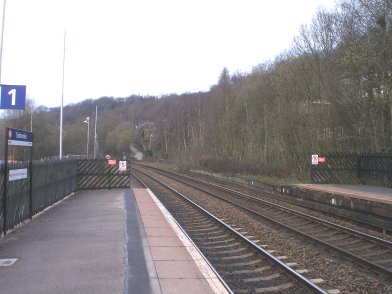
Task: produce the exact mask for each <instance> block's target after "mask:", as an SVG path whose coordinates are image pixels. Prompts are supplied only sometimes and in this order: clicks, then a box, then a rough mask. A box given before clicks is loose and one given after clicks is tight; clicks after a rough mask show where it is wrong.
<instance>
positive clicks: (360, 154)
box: [356, 153, 362, 184]
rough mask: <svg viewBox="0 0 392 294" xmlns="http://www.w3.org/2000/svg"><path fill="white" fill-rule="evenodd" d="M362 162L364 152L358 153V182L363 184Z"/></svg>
mask: <svg viewBox="0 0 392 294" xmlns="http://www.w3.org/2000/svg"><path fill="white" fill-rule="evenodd" d="M361 163H362V153H358V156H357V167H356V168H357V178H358V182H359V183H360V184H362V170H361V165H362V164H361Z"/></svg>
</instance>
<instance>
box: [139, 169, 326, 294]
mask: <svg viewBox="0 0 392 294" xmlns="http://www.w3.org/2000/svg"><path fill="white" fill-rule="evenodd" d="M135 170H137V171H138V172H140V173H142V174H144V175H146V176H148V177H150V178H151V179H153V180H154V181H156V182H158V183H159V184H160V185H162V186H164V187H165V188H166V189H168V190H169V191H171V192H172V193H174V194H176V195H178V196H180V197H181V198H182V199H184V200H186V201H187V202H188V203H190V204H191V205H192V206H194V207H196V208H197V209H199V210H200V211H202V212H203V213H205V214H206V215H208V216H209V217H210V218H211V219H213V220H214V221H215V222H217V223H219V224H220V225H222V226H223V227H224V228H226V229H227V230H228V231H230V232H231V233H233V234H234V235H235V236H237V237H238V238H239V239H241V240H242V241H244V242H245V243H246V244H248V245H249V246H251V247H252V248H253V249H255V250H256V251H258V252H260V253H261V254H262V255H263V256H265V257H267V258H268V259H269V260H270V261H272V262H273V263H274V264H276V265H277V266H279V267H280V268H281V269H283V270H284V271H285V272H286V273H287V274H288V275H289V276H291V277H292V278H293V279H295V280H296V281H298V282H299V283H300V284H301V285H303V287H305V288H306V289H308V290H311V291H313V292H314V293H324V294H326V293H327V292H326V291H324V290H323V289H321V288H320V287H319V286H317V285H315V284H314V283H312V282H311V281H309V280H308V279H306V278H305V277H304V276H302V275H301V274H299V273H297V272H296V271H294V270H293V269H292V268H290V267H289V266H287V265H286V264H285V263H284V262H282V261H281V260H279V259H278V258H276V257H275V256H273V255H272V254H271V253H269V252H268V251H266V250H265V249H263V248H262V247H260V246H258V245H257V244H256V243H254V242H253V241H252V240H250V239H248V238H247V237H245V236H243V235H242V234H241V233H239V232H238V231H236V230H235V229H233V228H232V227H230V226H229V225H228V224H226V223H225V222H223V221H222V220H221V219H219V218H218V217H216V216H215V215H213V214H212V213H210V212H209V211H207V210H206V209H204V208H203V207H201V206H200V205H198V204H197V203H195V202H194V201H192V200H191V199H189V198H188V197H187V196H185V195H184V194H182V193H180V192H179V191H177V190H175V189H173V188H172V187H170V186H169V185H167V184H165V183H163V182H162V181H160V180H159V179H157V178H156V177H154V176H152V175H150V174H147V173H146V172H143V171H141V170H139V169H135Z"/></svg>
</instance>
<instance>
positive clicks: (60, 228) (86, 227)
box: [0, 189, 226, 294]
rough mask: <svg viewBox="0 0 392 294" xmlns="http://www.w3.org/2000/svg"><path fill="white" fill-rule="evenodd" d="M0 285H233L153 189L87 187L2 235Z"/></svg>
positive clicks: (205, 288)
mask: <svg viewBox="0 0 392 294" xmlns="http://www.w3.org/2000/svg"><path fill="white" fill-rule="evenodd" d="M0 292H1V293H4V294H13V293H96V294H98V293H226V289H225V287H224V285H223V284H222V283H221V282H220V280H219V279H218V277H217V276H216V275H215V273H214V271H213V270H212V269H211V268H210V267H209V265H208V263H207V262H206V261H205V260H204V259H203V257H202V256H201V255H200V253H199V252H198V251H197V249H196V248H195V247H194V246H193V244H192V243H191V241H190V240H188V239H187V237H186V235H185V234H184V233H183V232H182V231H181V229H180V228H179V227H178V226H177V225H176V222H175V221H174V220H173V219H172V218H171V216H170V214H169V213H168V212H167V211H166V210H165V209H164V207H163V206H162V205H161V204H160V202H159V201H158V199H157V198H156V197H155V196H154V195H153V194H152V193H151V192H150V191H149V190H147V189H113V190H93V191H80V192H77V193H75V194H74V195H72V196H70V197H67V198H66V199H65V200H63V201H62V202H61V203H60V204H58V205H56V206H54V207H52V208H51V209H49V210H47V211H46V212H44V213H42V214H41V215H40V216H38V217H34V218H33V220H32V221H30V222H28V223H27V224H24V225H22V226H20V227H18V228H17V229H15V230H14V231H12V232H10V233H9V234H7V235H6V236H3V238H1V239H0Z"/></svg>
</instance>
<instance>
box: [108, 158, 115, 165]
mask: <svg viewBox="0 0 392 294" xmlns="http://www.w3.org/2000/svg"><path fill="white" fill-rule="evenodd" d="M108 164H109V165H116V164H117V160H115V159H109V160H108Z"/></svg>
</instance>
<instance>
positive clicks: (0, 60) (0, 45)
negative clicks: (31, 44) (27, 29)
mask: <svg viewBox="0 0 392 294" xmlns="http://www.w3.org/2000/svg"><path fill="white" fill-rule="evenodd" d="M5 3H6V0H3V4H4V5H3V20H2V26H1V40H0V83H1V68H2V65H3V64H2V63H3V39H4V23H5Z"/></svg>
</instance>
